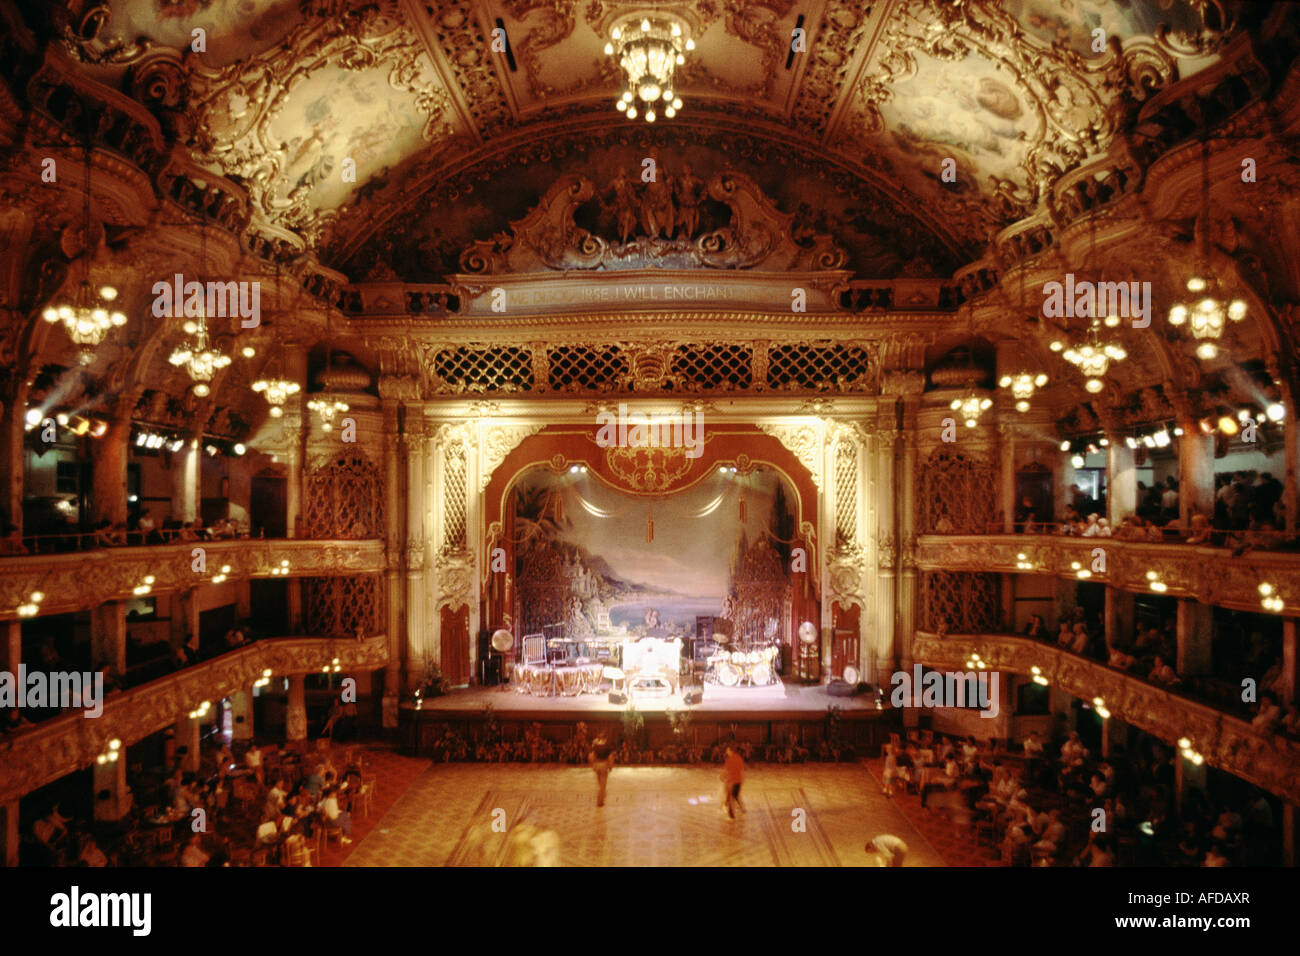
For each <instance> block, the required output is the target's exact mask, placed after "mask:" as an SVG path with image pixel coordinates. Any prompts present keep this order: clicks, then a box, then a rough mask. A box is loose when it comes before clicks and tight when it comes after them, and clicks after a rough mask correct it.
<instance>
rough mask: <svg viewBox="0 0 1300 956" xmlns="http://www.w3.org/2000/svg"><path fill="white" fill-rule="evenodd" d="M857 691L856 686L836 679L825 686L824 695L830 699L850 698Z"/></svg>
mask: <svg viewBox="0 0 1300 956" xmlns="http://www.w3.org/2000/svg"><path fill="white" fill-rule="evenodd" d="M857 691H858V688H857V686H856V685H854V684H850V683H847V682H845V681H842V680H840V679H839V678H838V677H837V678H835V679H834V680H832V681H831V682H830V683H829V684H827V685H826V693H827V694H829V695H830V696H832V697H852V696H853V695H854V694H856V693H857Z"/></svg>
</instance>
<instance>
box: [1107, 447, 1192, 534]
mask: <svg viewBox="0 0 1300 956" xmlns="http://www.w3.org/2000/svg"><path fill="white" fill-rule="evenodd" d="M1183 434H1184V435H1186V434H1187V432H1186V429H1184V431H1183ZM1137 506H1138V500H1137V463H1136V462H1135V461H1134V458H1133V449H1131V448H1129V447H1128V446H1127V445H1125V444H1124V443H1123V442H1121V441H1115V440H1112V441H1111V443H1110V447H1109V448H1107V449H1106V517H1107V520H1108V521H1109V522H1110V525H1111V527H1112V528H1118V527H1119V523H1120V522H1121V521H1123V520H1124V518H1125V517H1126V516H1127V515H1131V514H1136V513H1137Z"/></svg>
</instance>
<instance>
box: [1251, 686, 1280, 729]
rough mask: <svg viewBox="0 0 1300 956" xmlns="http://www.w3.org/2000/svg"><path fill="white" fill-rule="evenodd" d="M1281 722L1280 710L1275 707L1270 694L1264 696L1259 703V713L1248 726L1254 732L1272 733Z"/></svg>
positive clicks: (1274, 701) (1275, 704) (1275, 703)
mask: <svg viewBox="0 0 1300 956" xmlns="http://www.w3.org/2000/svg"><path fill="white" fill-rule="evenodd" d="M1281 722H1282V708H1281V707H1279V706H1278V705H1277V701H1276V699H1275V698H1274V697H1273V695H1272V694H1265V695H1264V696H1263V697H1262V698H1261V699H1260V702H1259V713H1258V714H1256V715H1255V717H1254V719H1253V720H1252V721H1251V722H1250V725H1251V726H1252V727H1254V728H1255V729H1256V730H1261V731H1263V732H1265V733H1272V732H1273V731H1275V730H1277V728H1278V725H1279V724H1280V723H1281Z"/></svg>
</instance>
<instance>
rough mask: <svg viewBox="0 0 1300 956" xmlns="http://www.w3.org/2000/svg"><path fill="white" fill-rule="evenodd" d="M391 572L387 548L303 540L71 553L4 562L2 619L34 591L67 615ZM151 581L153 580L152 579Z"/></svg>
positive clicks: (49, 607) (43, 608)
mask: <svg viewBox="0 0 1300 956" xmlns="http://www.w3.org/2000/svg"><path fill="white" fill-rule="evenodd" d="M386 567H387V564H386V557H385V554H384V543H383V542H382V541H378V540H369V541H338V540H330V541H314V540H300V539H286V540H262V539H248V538H245V539H239V540H232V541H184V542H179V541H178V542H175V543H172V544H160V545H150V546H140V547H123V548H104V549H101V550H99V551H83V552H76V553H71V554H47V555H45V554H40V555H13V556H9V557H4V558H0V620H4V619H11V618H13V617H15V616H16V615H17V609H18V607H19V606H20V605H23V604H26V603H27V602H28V601H29V600H30V599H31V595H32V594H33V593H34V592H38V593H40V594H42V595H44V597H43V600H42V601H41V603H40V613H41V614H61V613H66V612H69V611H78V610H84V609H85V608H92V607H97V606H99V605H100V604H103V603H105V602H106V601H115V600H122V599H125V598H129V597H131V596H132V595H133V594H135V593H136V589H137V588H141V587H146V586H147V587H148V588H149V589H150V593H166V592H170V591H183V590H188V589H189V588H193V587H197V586H199V585H201V584H204V583H210V582H212V580H213V578H217V577H220V576H222V575H224V576H225V577H224V580H229V581H238V580H241V579H245V578H264V577H274V576H286V577H312V578H320V577H334V576H338V575H348V576H351V575H361V574H374V573H377V572H380V571H383V570H384V569H385V568H386ZM147 579H152V580H147Z"/></svg>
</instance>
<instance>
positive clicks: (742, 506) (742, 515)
mask: <svg viewBox="0 0 1300 956" xmlns="http://www.w3.org/2000/svg"><path fill="white" fill-rule="evenodd" d="M740 523H741V524H744V523H745V493H744V492H743V491H742V492H741V493H740Z"/></svg>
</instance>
